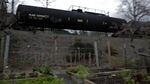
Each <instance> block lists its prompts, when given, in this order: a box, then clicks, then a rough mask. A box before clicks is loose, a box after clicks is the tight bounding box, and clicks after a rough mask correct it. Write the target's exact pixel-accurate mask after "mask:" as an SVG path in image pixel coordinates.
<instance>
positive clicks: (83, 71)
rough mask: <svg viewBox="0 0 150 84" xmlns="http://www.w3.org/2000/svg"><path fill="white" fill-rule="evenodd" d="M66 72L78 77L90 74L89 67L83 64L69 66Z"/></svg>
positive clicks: (85, 76)
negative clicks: (73, 66)
mask: <svg viewBox="0 0 150 84" xmlns="http://www.w3.org/2000/svg"><path fill="white" fill-rule="evenodd" d="M67 72H72V73H74V74H76V75H77V76H78V77H80V78H87V77H88V76H89V74H90V71H89V68H87V67H85V66H83V65H78V66H77V67H75V68H70V69H68V71H67Z"/></svg>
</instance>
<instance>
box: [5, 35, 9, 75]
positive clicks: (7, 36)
mask: <svg viewBox="0 0 150 84" xmlns="http://www.w3.org/2000/svg"><path fill="white" fill-rule="evenodd" d="M9 44H10V36H9V35H6V42H5V50H4V64H3V68H4V72H5V70H6V69H7V68H8V55H9Z"/></svg>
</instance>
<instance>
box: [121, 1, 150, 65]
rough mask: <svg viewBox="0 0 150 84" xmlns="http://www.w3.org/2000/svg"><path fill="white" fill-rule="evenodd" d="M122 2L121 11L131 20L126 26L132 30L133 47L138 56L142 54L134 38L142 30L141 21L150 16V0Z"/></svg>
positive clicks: (137, 58)
mask: <svg viewBox="0 0 150 84" xmlns="http://www.w3.org/2000/svg"><path fill="white" fill-rule="evenodd" d="M121 2H122V3H121V5H120V12H121V13H123V15H124V16H125V18H126V19H127V20H128V21H129V23H128V24H127V26H126V27H127V28H128V29H129V30H130V32H131V48H133V50H134V53H135V54H136V55H137V56H140V55H139V52H138V50H137V48H136V46H135V45H134V44H133V40H134V36H135V33H136V32H139V31H140V28H141V25H140V22H141V21H143V20H144V19H145V18H146V17H148V16H150V0H121ZM138 60H139V57H136V61H137V62H138Z"/></svg>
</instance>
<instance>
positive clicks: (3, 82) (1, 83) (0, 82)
mask: <svg viewBox="0 0 150 84" xmlns="http://www.w3.org/2000/svg"><path fill="white" fill-rule="evenodd" d="M0 84H11V82H9V81H5V80H3V81H0Z"/></svg>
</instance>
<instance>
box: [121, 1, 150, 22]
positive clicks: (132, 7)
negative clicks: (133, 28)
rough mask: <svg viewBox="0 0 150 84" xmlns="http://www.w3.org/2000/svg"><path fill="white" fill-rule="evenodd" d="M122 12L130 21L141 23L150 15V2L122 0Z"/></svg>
mask: <svg viewBox="0 0 150 84" xmlns="http://www.w3.org/2000/svg"><path fill="white" fill-rule="evenodd" d="M121 2H122V4H121V6H120V10H121V12H122V13H123V14H124V15H125V17H126V18H127V19H128V20H129V21H140V20H142V19H143V18H144V17H145V16H149V15H150V0H121Z"/></svg>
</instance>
